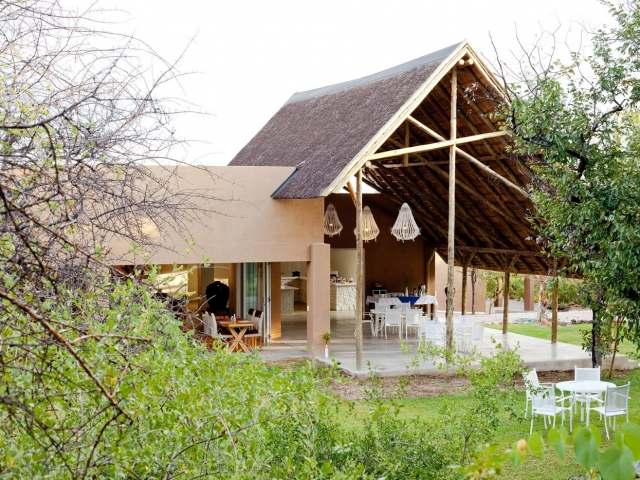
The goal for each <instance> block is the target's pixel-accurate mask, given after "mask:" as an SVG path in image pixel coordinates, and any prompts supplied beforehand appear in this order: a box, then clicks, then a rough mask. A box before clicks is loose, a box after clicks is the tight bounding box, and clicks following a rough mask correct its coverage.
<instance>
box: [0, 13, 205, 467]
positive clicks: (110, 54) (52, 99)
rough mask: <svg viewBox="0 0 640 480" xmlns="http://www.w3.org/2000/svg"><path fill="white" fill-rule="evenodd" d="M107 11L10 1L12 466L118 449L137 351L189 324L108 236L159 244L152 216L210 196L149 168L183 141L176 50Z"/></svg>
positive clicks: (3, 318)
mask: <svg viewBox="0 0 640 480" xmlns="http://www.w3.org/2000/svg"><path fill="white" fill-rule="evenodd" d="M94 13H95V12H93V11H92V10H91V9H89V10H86V11H83V12H82V13H81V14H79V15H78V14H74V13H72V12H70V11H67V10H65V9H64V8H63V7H62V6H61V5H60V4H59V3H58V2H57V1H56V0H24V1H14V2H2V3H0V158H1V162H2V163H1V165H0V215H1V220H2V224H1V229H2V231H1V234H0V332H1V337H0V338H1V340H0V375H2V378H3V381H2V387H1V392H0V424H2V430H1V432H0V440H1V442H0V443H1V444H2V445H3V451H10V452H11V454H10V455H9V457H7V458H5V459H3V460H2V462H5V463H3V464H0V470H1V471H2V472H3V475H4V474H5V472H12V471H14V470H13V467H16V470H15V471H16V472H21V470H20V468H19V466H20V465H24V462H26V463H32V464H34V468H36V469H38V468H39V469H42V472H46V471H47V468H52V469H53V470H52V471H54V472H57V473H52V476H56V475H59V476H73V477H84V476H87V475H90V474H91V472H95V470H94V469H95V468H98V467H99V466H104V465H107V464H109V465H113V464H114V460H113V458H112V456H111V455H109V454H107V453H106V452H107V450H105V447H107V446H108V445H111V446H112V447H113V448H115V447H114V444H110V442H113V441H114V439H118V438H123V436H122V435H123V434H124V433H125V432H126V431H127V429H132V428H134V429H135V426H136V425H137V422H136V412H135V411H132V410H131V409H130V408H129V407H128V404H129V405H130V404H131V402H130V400H128V399H127V396H126V395H124V394H123V389H124V388H125V386H126V384H127V382H128V381H131V376H134V377H135V376H136V375H140V373H141V371H143V370H144V369H143V367H142V366H140V365H137V366H134V365H132V363H134V362H135V358H137V356H138V355H141V354H142V353H143V352H147V353H148V349H149V348H150V345H154V346H155V344H154V343H153V341H152V339H153V338H155V337H157V338H158V339H160V341H167V342H169V344H172V343H171V342H170V341H169V340H168V339H169V338H172V334H171V332H172V331H174V330H175V328H177V327H175V325H173V324H172V323H171V322H170V321H169V320H170V319H172V318H173V317H171V316H169V317H167V316H166V315H165V313H166V312H164V311H163V307H162V305H159V304H158V303H157V302H154V301H153V300H152V299H151V294H152V292H153V285H151V284H149V283H144V284H137V283H135V282H133V281H132V279H129V280H128V281H127V282H125V283H122V282H123V280H121V279H119V278H117V275H116V272H115V271H113V269H111V268H110V267H109V265H107V264H106V263H105V262H104V255H105V251H106V247H105V243H106V242H107V241H108V239H109V238H110V236H112V235H114V234H118V235H120V236H124V237H125V238H127V239H128V240H129V241H131V242H132V243H137V244H145V245H148V246H150V247H153V238H151V237H149V235H147V233H146V232H147V231H148V225H149V223H152V224H155V225H156V227H157V228H158V229H159V230H161V231H162V230H163V229H166V228H181V226H182V225H183V223H182V222H183V221H184V219H185V218H188V217H189V216H193V215H197V214H198V209H197V208H196V207H195V205H194V202H193V201H192V199H193V196H194V195H196V194H197V195H200V196H204V195H203V194H202V193H199V192H179V193H176V192H173V191H169V189H168V184H169V182H168V181H167V178H166V177H167V176H166V175H165V176H164V177H165V178H164V179H162V180H160V179H159V178H158V177H157V176H155V175H153V173H152V170H151V168H150V166H151V165H152V164H156V165H157V164H167V161H168V160H171V159H172V158H173V157H172V154H173V151H174V150H175V148H176V147H178V146H180V145H181V142H179V141H178V140H177V139H176V137H175V135H174V132H173V131H172V129H171V123H170V120H171V117H172V115H173V114H174V113H175V111H174V110H172V108H170V107H169V106H170V105H176V104H175V103H173V104H169V103H167V101H166V100H163V99H162V98H160V97H159V96H158V95H159V94H158V91H159V89H160V88H161V86H162V85H163V84H164V83H166V82H169V81H171V80H173V79H175V76H176V72H175V66H174V65H171V64H166V63H162V62H161V59H160V57H158V56H157V55H156V54H155V53H154V52H153V51H152V50H151V49H150V48H149V47H148V46H147V45H145V44H144V43H142V42H139V41H137V40H135V39H134V38H131V37H127V36H122V35H116V34H112V33H110V32H108V31H105V30H104V26H105V25H106V24H105V23H101V22H100V21H98V20H96V18H97V17H94ZM152 61H153V62H155V65H158V63H160V64H162V65H163V69H162V71H161V73H160V74H159V75H156V76H154V75H153V72H152V70H151V69H149V68H148V66H149V65H150V62H152ZM174 160H175V159H174ZM174 164H175V162H174ZM165 168H166V170H167V171H168V172H169V173H170V174H175V173H174V170H173V167H172V166H170V165H167V166H166V167H165ZM134 303H137V305H134ZM123 308H124V309H123ZM118 310H120V311H119V313H116V312H117V311H118ZM136 322H142V323H143V324H144V322H148V323H149V324H151V325H154V328H152V329H151V330H149V329H148V325H147V327H144V325H142V326H140V327H139V328H143V329H142V330H140V329H139V328H136V327H135V324H136ZM173 338H174V337H173ZM165 346H166V344H165ZM150 370H153V369H152V368H150ZM112 429H115V432H116V433H114V431H113V430H112ZM58 467H59V468H63V469H65V471H66V473H62V471H60V470H57V468H58ZM34 471H35V470H34ZM21 475H22V476H23V478H25V477H30V476H31V475H29V474H27V472H26V471H22V473H16V474H15V476H17V477H20V476H21Z"/></svg>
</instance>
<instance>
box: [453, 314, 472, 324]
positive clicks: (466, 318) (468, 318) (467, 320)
mask: <svg viewBox="0 0 640 480" xmlns="http://www.w3.org/2000/svg"><path fill="white" fill-rule="evenodd" d="M453 315H454V317H453V318H454V319H455V313H454V314H453ZM458 322H460V323H462V324H463V325H473V323H474V322H475V317H474V316H473V315H460V316H459V318H458Z"/></svg>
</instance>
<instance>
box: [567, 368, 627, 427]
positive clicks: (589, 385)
mask: <svg viewBox="0 0 640 480" xmlns="http://www.w3.org/2000/svg"><path fill="white" fill-rule="evenodd" d="M556 387H557V388H558V390H560V391H563V392H569V393H572V394H574V395H572V398H574V400H573V401H572V402H571V405H570V406H571V408H573V404H574V403H575V394H576V393H578V394H584V395H586V396H587V398H590V397H589V395H593V394H594V393H604V392H606V391H607V388H609V387H615V384H613V383H611V382H602V381H596V380H579V381H575V380H570V381H568V382H559V383H556ZM590 406H591V400H589V405H587V406H586V408H587V427H588V426H589V407H590Z"/></svg>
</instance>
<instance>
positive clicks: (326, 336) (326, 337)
mask: <svg viewBox="0 0 640 480" xmlns="http://www.w3.org/2000/svg"><path fill="white" fill-rule="evenodd" d="M331 337H333V334H332V333H331V332H325V333H323V334H322V338H323V340H324V356H325V357H328V356H329V342H330V341H331Z"/></svg>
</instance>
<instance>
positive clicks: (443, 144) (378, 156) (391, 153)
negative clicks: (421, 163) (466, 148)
mask: <svg viewBox="0 0 640 480" xmlns="http://www.w3.org/2000/svg"><path fill="white" fill-rule="evenodd" d="M408 119H409V121H410V122H412V123H414V124H415V122H417V120H415V119H414V118H413V117H411V116H409V117H408ZM418 123H420V122H418ZM420 125H422V124H421V123H420ZM417 126H418V125H417ZM423 126H424V125H423ZM425 128H429V127H425ZM429 130H430V131H431V132H433V133H435V134H436V135H438V134H437V133H436V132H434V131H433V130H431V129H429ZM504 135H511V132H510V131H508V130H501V131H499V132H489V133H482V134H480V135H472V136H470V137H461V138H457V139H455V140H444V138H443V137H440V135H438V137H440V141H439V142H435V143H428V144H426V145H417V146H415V147H405V148H400V149H398V150H388V151H386V152H380V153H374V154H373V155H371V156H369V157H368V158H367V160H369V161H375V160H383V159H385V158H391V157H399V156H401V155H408V154H411V153H420V152H428V151H429V150H440V149H442V148H447V147H451V146H453V145H460V144H463V143H470V142H477V141H478V140H482V139H484V138H493V137H502V136H504ZM456 151H458V152H462V150H460V149H459V148H456ZM474 160H475V158H474ZM476 161H477V160H476ZM478 163H480V162H478ZM481 165H482V164H481Z"/></svg>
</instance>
